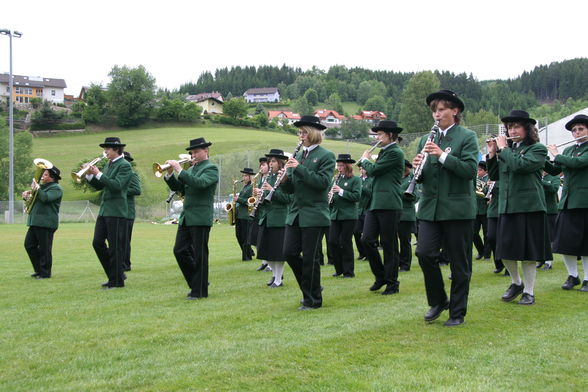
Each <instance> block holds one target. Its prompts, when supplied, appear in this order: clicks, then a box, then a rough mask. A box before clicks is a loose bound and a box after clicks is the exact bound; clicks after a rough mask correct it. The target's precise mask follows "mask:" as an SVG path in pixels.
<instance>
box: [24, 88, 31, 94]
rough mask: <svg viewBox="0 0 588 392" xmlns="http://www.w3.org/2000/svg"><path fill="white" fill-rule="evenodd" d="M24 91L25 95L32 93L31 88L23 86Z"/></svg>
mask: <svg viewBox="0 0 588 392" xmlns="http://www.w3.org/2000/svg"><path fill="white" fill-rule="evenodd" d="M24 93H25V94H27V95H33V89H32V88H25V89H24Z"/></svg>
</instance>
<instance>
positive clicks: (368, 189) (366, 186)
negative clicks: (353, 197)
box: [357, 177, 373, 216]
mask: <svg viewBox="0 0 588 392" xmlns="http://www.w3.org/2000/svg"><path fill="white" fill-rule="evenodd" d="M372 182H373V179H372V178H371V177H366V178H361V198H360V199H359V205H358V215H357V216H359V215H361V214H364V213H365V211H366V210H367V209H368V207H369V205H370V200H371V198H372Z"/></svg>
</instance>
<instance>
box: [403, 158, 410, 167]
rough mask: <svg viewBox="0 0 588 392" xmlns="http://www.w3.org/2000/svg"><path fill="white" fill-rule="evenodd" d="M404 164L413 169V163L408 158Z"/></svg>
mask: <svg viewBox="0 0 588 392" xmlns="http://www.w3.org/2000/svg"><path fill="white" fill-rule="evenodd" d="M404 166H405V167H408V168H409V169H412V163H410V162H409V161H407V160H406V159H405V160H404Z"/></svg>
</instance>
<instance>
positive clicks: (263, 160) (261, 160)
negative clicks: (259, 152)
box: [259, 157, 267, 163]
mask: <svg viewBox="0 0 588 392" xmlns="http://www.w3.org/2000/svg"><path fill="white" fill-rule="evenodd" d="M261 162H267V157H259V163H261Z"/></svg>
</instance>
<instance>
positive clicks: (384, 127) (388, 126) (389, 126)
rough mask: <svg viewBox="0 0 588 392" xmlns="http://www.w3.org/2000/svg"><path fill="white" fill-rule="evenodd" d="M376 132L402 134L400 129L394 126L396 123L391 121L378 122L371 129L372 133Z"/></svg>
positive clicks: (396, 125)
mask: <svg viewBox="0 0 588 392" xmlns="http://www.w3.org/2000/svg"><path fill="white" fill-rule="evenodd" d="M378 131H384V132H389V133H400V132H402V128H400V127H399V126H398V124H396V121H392V120H383V121H380V122H379V124H378V125H377V126H375V127H373V128H372V132H374V133H376V132H378Z"/></svg>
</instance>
